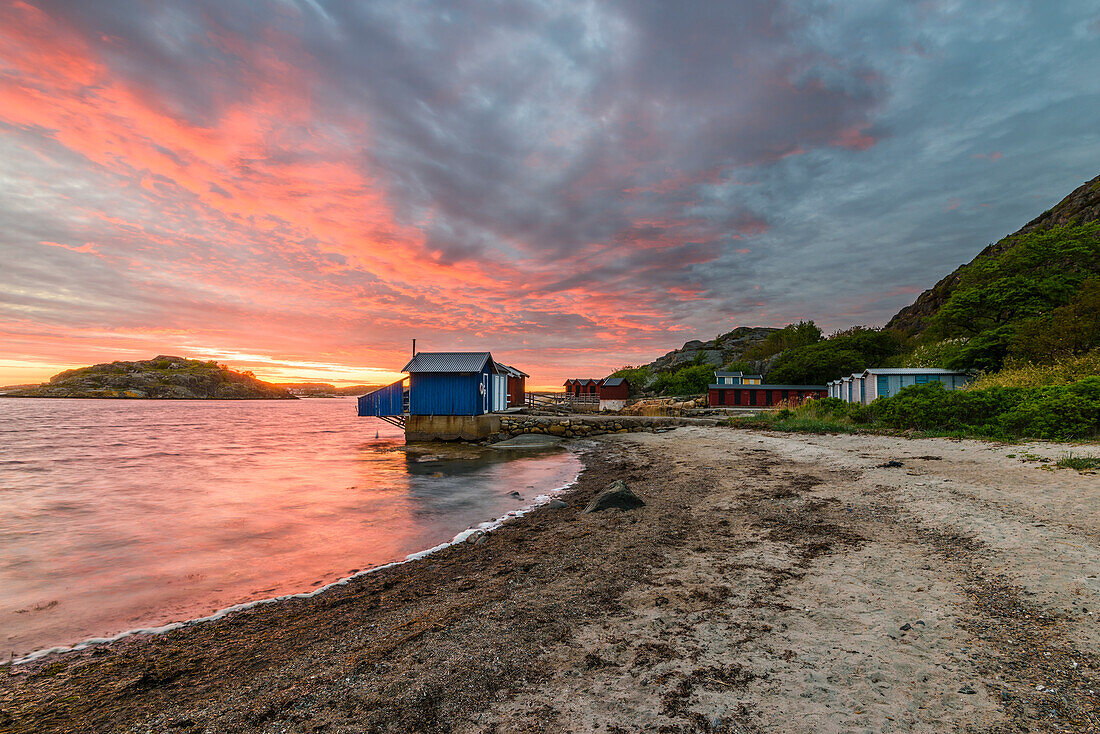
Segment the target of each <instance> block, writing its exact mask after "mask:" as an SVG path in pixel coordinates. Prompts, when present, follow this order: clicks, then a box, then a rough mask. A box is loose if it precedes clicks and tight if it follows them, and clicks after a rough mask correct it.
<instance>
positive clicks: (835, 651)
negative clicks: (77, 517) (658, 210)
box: [0, 427, 1100, 734]
mask: <svg viewBox="0 0 1100 734" xmlns="http://www.w3.org/2000/svg"><path fill="white" fill-rule="evenodd" d="M578 446H579V448H580V450H581V451H583V452H584V460H585V464H586V467H587V468H586V469H585V471H584V473H583V474H582V476H581V478H580V480H579V481H578V484H577V486H576V488H575V490H573V492H572V493H571V494H569V495H568V496H567V497H566V498H565V499H566V506H565V507H544V508H542V509H539V510H537V511H535V512H533V513H531V514H529V515H527V516H525V517H523V518H520V519H518V520H516V521H513V522H510V523H508V524H507V525H505V526H504V527H503V528H501V529H499V530H497V531H495V532H493V533H491V534H489V535H487V536H485V537H484V539H483V540H482V541H481V542H480V543H473V542H471V543H463V544H460V545H457V546H453V547H450V548H447V549H445V550H443V551H441V552H439V553H436V554H434V555H432V556H429V557H427V558H425V559H422V560H419V561H415V562H412V563H408V564H405V565H401V566H397V567H394V568H389V569H385V570H382V571H379V572H377V573H373V574H369V575H367V576H364V577H361V578H360V579H357V580H356V581H354V582H353V583H351V584H349V585H347V586H344V587H338V588H334V589H332V590H330V591H328V592H326V593H324V594H321V595H319V596H317V597H315V598H311V599H301V600H290V601H286V602H281V603H278V604H273V605H266V606H260V607H256V608H253V609H250V610H247V611H243V612H239V613H235V614H233V615H230V616H229V617H227V618H225V619H222V620H219V621H216V622H210V623H204V624H199V625H194V626H190V627H186V628H184V629H180V630H177V631H175V632H171V633H168V634H164V635H159V636H154V637H134V638H129V639H125V640H123V641H120V642H117V643H114V644H111V645H104V646H98V647H93V648H89V649H86V650H83V651H80V652H75V653H67V654H60V655H53V656H49V657H46V658H43V659H40V660H37V661H34V662H32V663H27V664H24V665H17V666H7V667H4V668H0V731H2V732H20V733H23V732H150V731H152V732H196V733H197V732H272V733H273V732H416V731H424V732H570V731H576V732H588V731H593V732H609V733H620V734H621V733H623V732H642V731H646V732H648V731H656V732H893V731H906V732H907V731H918V732H942V731H974V732H1015V731H1051V732H1055V731H1066V732H1069V731H1073V732H1091V731H1100V629H1098V627H1097V618H1098V617H1097V614H1098V613H1100V578H1098V575H1100V476H1097V475H1095V474H1081V473H1078V472H1076V471H1073V470H1052V469H1051V468H1050V464H1049V463H1043V462H1041V461H1038V460H1037V459H1038V457H1046V458H1051V459H1056V458H1057V457H1059V456H1061V455H1062V454H1063V453H1064V452H1065V451H1067V450H1068V447H1065V446H1059V445H1056V444H1024V445H1019V444H1018V445H1003V444H994V443H984V442H978V441H960V440H948V439H919V440H906V439H902V438H895V437H883V436H805V435H787V434H773V433H761V432H753V431H743V430H733V429H725V428H703V427H686V428H680V429H677V430H675V431H672V432H669V433H663V434H628V435H614V436H605V437H601V438H600V439H596V440H586V441H584V442H583V443H581V444H578ZM1078 450H1079V449H1078ZM616 479H623V480H625V481H626V482H627V483H628V484H629V486H630V487H631V489H632V490H634V491H635V492H636V493H637V494H638V495H639V496H640V497H642V498H643V499H644V500H645V502H646V505H645V507H642V508H639V509H635V510H629V511H619V510H609V511H604V512H598V513H592V514H584V513H583V512H582V510H583V508H584V506H585V504H586V503H587V502H588V501H589V500H590V499H591V498H592V497H594V496H595V495H596V494H598V493H599V492H600V491H602V490H603V489H604V488H606V487H607V485H608V484H609V483H610V482H612V481H613V480H616Z"/></svg>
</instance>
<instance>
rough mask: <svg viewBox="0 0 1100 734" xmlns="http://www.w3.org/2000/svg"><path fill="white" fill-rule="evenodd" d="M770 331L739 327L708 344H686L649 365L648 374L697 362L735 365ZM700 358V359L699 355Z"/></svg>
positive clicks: (770, 330) (757, 327)
mask: <svg viewBox="0 0 1100 734" xmlns="http://www.w3.org/2000/svg"><path fill="white" fill-rule="evenodd" d="M773 331H778V329H773V328H771V327H767V326H739V327H737V328H736V329H734V330H733V331H730V332H727V333H725V334H722V335H721V336H719V337H717V338H715V339H711V340H710V341H699V340H697V339H696V340H692V341H689V342H685V343H684V346H682V347H680V348H679V349H673V350H672V351H671V352H669V353H668V354H666V355H664V356H663V357H658V358H657V359H655V360H653V361H652V362H650V363H649V364H648V365H646V366H647V367H649V369H650V372H652V373H653V374H659V373H661V372H672V371H675V370H678V369H680V368H681V367H685V366H687V365H690V364H695V363H696V360H699V361H700V362H702V363H703V364H709V365H713V366H714V367H721V366H722V365H726V364H730V363H731V362H738V361H740V360H741V358H742V356H743V355H744V354H745V352H746V351H748V349H749V347H752V346H754V345H756V344H759V343H760V342H762V341H764V339H766V338H767V337H768V334H771V333H772V332H773ZM700 355H701V356H700Z"/></svg>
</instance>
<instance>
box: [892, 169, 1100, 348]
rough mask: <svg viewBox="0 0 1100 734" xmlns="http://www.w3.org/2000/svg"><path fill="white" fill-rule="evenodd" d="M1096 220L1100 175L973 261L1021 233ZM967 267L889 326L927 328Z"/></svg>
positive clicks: (1006, 245) (1013, 241) (1008, 243)
mask: <svg viewBox="0 0 1100 734" xmlns="http://www.w3.org/2000/svg"><path fill="white" fill-rule="evenodd" d="M1096 220H1100V176H1097V177H1096V178H1094V179H1092V180H1091V181H1088V182H1086V183H1084V184H1082V185H1081V186H1079V187H1077V188H1076V189H1074V190H1073V192H1072V193H1071V194H1070V195H1069V196H1067V197H1066V198H1064V199H1062V200H1061V201H1060V202H1058V204H1056V205H1055V206H1054V207H1052V208H1050V209H1048V210H1047V211H1045V212H1043V213H1042V214H1040V215H1039V216H1037V217H1036V218H1035V219H1032V220H1031V221H1030V222H1028V223H1027V224H1025V225H1024V226H1023V227H1021V228H1020V229H1019V230H1017V231H1016V232H1013V233H1012V234H1010V235H1008V236H1007V237H1005V238H1004V239H1002V240H1000V241H998V242H995V243H993V244H992V245H989V246H988V247H986V248H985V249H984V250H982V251H981V252H979V253H978V255H977V256H976V257H975V258H974V260H972V261H971V262H972V263H973V262H976V261H978V260H981V259H983V258H989V257H992V256H995V255H999V254H1000V253H1002V252H1005V251H1006V250H1009V249H1011V248H1012V247H1013V246H1014V245H1015V244H1016V238H1017V237H1019V236H1020V235H1024V234H1027V233H1029V232H1033V231H1035V230H1040V229H1050V228H1051V227H1059V226H1062V225H1065V224H1070V223H1073V222H1076V223H1078V224H1085V223H1087V222H1094V221H1096ZM968 265H969V263H968ZM966 267H967V265H962V266H960V267H959V268H957V269H956V270H955V271H954V272H953V273H951V274H950V275H948V276H946V277H945V278H943V279H942V280H940V282H938V283H936V285H934V286H933V287H932V288H930V289H929V290H926V291H925V292H924V293H922V294H920V296H918V297H917V300H916V301H914V302H913V303H912V305H909V306H906V307H905V308H903V309H901V310H900V311H898V313H897V314H896V315H895V316H894V317H893V318H892V319H890V321H889V323H887V324H886V328H888V329H899V330H901V331H904V332H906V333H908V334H919V333H920V332H922V331H924V328H925V327H926V326H927V325H928V322H929V321H930V320H931V318H932V317H933V316H935V314H936V313H937V312H938V311H939V310H940V309H941V308H942V307H943V305H944V304H945V303H946V302H947V299H948V298H950V297H951V294H952V293H953V292H954V291H955V289H956V288H957V287H958V285H959V282H960V274H961V272H962V270H963V269H964V268H966Z"/></svg>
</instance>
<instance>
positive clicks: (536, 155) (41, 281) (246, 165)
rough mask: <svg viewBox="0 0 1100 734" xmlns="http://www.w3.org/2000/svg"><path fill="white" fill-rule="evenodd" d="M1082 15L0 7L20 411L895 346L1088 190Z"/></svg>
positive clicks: (4, 226)
mask: <svg viewBox="0 0 1100 734" xmlns="http://www.w3.org/2000/svg"><path fill="white" fill-rule="evenodd" d="M1098 70H1100V6H1098V5H1097V4H1096V3H1095V2H1094V0H1060V2H1057V3H1040V2H1022V1H1016V0H968V1H966V2H963V1H961V0H960V1H950V0H912V1H901V0H899V1H897V2H891V3H882V2H878V1H872V0H838V1H837V2H829V1H826V0H790V1H787V0H782V1H780V0H775V1H764V0H759V1H757V0H735V1H730V2H714V1H713V0H705V1H703V2H676V3H667V2H657V1H653V2H645V1H642V0H631V1H629V2H614V1H601V2H538V1H535V0H522V1H519V2H511V1H510V0H495V1H493V0H477V1H474V0H466V1H463V0H453V1H450V2H427V1H420V0H394V1H392V2H386V1H378V2H346V1H344V0H340V1H335V0H333V1H329V0H301V1H292V0H278V1H270V2H269V1H264V0H249V2H243V1H239V2H227V1H226V0H189V1H188V2H182V1H181V2H155V3H154V2H137V1H128V0H97V1H96V2H83V1H71V2H57V1H52V0H50V1H44V2H34V3H26V2H19V1H11V0H5V1H3V2H0V384H13V383H22V382H37V381H40V380H44V379H46V378H48V377H49V376H50V375H52V374H54V373H56V372H58V371H60V370H62V369H66V368H69V367H74V366H81V365H85V364H91V363H95V362H104V361H112V360H118V359H122V360H130V359H147V358H150V357H152V356H154V355H158V354H170V355H182V356H189V357H194V358H202V359H216V360H218V361H220V362H225V363H227V364H229V365H230V366H232V367H234V368H238V369H252V370H254V371H255V372H256V374H257V375H258V376H260V377H262V378H265V379H270V380H274V381H299V380H322V381H326V382H334V383H338V384H348V383H380V382H384V381H388V380H392V379H395V378H396V377H398V375H396V374H395V371H396V370H398V369H400V368H401V366H403V364H404V362H405V361H406V360H407V358H408V355H409V351H410V340H411V339H413V338H416V339H417V346H418V348H419V349H422V350H427V351H450V350H458V351H483V350H488V351H492V353H493V354H494V356H495V357H497V358H498V359H499V360H501V361H504V362H507V363H510V364H514V365H516V366H518V367H520V368H522V369H524V370H525V371H527V372H529V373H530V374H531V375H532V379H531V380H530V381H529V383H530V384H532V385H535V386H551V385H560V384H561V382H562V381H563V380H564V379H565V378H567V377H599V376H603V375H606V374H608V373H609V372H610V371H612V370H614V369H616V368H618V367H620V366H623V365H627V364H639V363H644V362H648V361H650V360H652V359H654V358H656V357H657V356H660V355H661V354H663V353H665V352H667V351H668V350H670V349H673V348H675V347H678V346H679V345H680V344H682V343H683V342H685V341H687V340H689V339H696V338H699V339H710V338H713V337H714V336H716V335H718V334H720V333H723V332H726V331H729V330H730V329H733V328H734V327H737V326H782V325H784V324H786V323H789V322H792V321H798V320H800V319H813V320H814V321H816V322H817V324H818V325H819V326H821V327H822V328H823V329H824V330H825V331H826V332H829V331H832V330H836V329H840V328H844V327H847V326H851V325H854V324H867V325H872V326H877V325H882V324H884V323H885V322H886V321H887V320H888V319H889V318H890V316H892V315H893V314H894V313H895V312H896V311H897V310H898V309H899V308H900V307H901V306H904V305H906V304H908V303H910V302H912V300H913V299H914V298H915V297H916V296H917V295H918V294H919V293H920V292H921V291H923V290H925V289H926V288H929V287H931V286H932V285H933V284H934V283H935V282H936V281H937V280H939V279H940V278H941V277H943V276H944V275H945V274H947V273H948V272H950V271H951V270H953V269H954V268H955V267H957V266H958V265H959V264H961V263H963V262H967V261H969V260H970V259H971V258H972V257H973V256H974V255H975V254H976V253H977V252H978V251H980V250H981V249H982V248H983V247H984V246H986V245H987V244H989V243H990V242H993V241H995V240H997V239H999V238H1000V237H1002V236H1004V235H1005V234H1008V233H1010V232H1012V231H1014V230H1016V229H1017V228H1019V227H1020V226H1021V225H1023V224H1025V223H1026V222H1028V221H1029V220H1031V219H1032V218H1034V217H1035V216H1037V215H1038V214H1040V213H1041V212H1043V211H1044V210H1045V209H1047V208H1049V207H1050V206H1052V205H1054V204H1055V203H1057V202H1058V201H1059V200H1060V199H1061V198H1062V197H1063V196H1065V195H1066V194H1067V193H1069V192H1070V191H1071V190H1072V189H1074V188H1076V187H1077V186H1079V185H1080V184H1081V183H1083V182H1084V181H1086V180H1088V179H1090V178H1092V177H1093V176H1095V175H1097V173H1100V170H1098V169H1100V124H1098V121H1100V73H1097V71H1098Z"/></svg>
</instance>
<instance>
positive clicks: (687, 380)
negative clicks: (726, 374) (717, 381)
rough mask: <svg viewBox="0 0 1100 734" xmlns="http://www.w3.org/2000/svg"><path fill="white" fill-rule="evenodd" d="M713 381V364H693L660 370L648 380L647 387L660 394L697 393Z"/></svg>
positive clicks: (703, 390) (703, 391)
mask: <svg viewBox="0 0 1100 734" xmlns="http://www.w3.org/2000/svg"><path fill="white" fill-rule="evenodd" d="M713 381H714V367H713V366H711V365H709V364H693V365H689V366H687V367H681V368H680V369H678V370H676V371H675V372H662V373H661V374H659V375H657V376H656V377H655V378H654V379H653V380H652V382H650V384H649V389H651V390H655V391H656V392H657V393H658V394H660V395H699V394H701V393H705V392H706V391H707V386H708V385H710V384H711V383H712V382H713Z"/></svg>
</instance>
